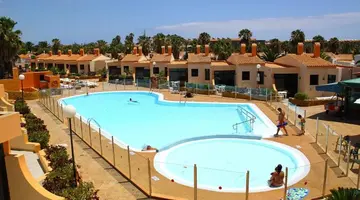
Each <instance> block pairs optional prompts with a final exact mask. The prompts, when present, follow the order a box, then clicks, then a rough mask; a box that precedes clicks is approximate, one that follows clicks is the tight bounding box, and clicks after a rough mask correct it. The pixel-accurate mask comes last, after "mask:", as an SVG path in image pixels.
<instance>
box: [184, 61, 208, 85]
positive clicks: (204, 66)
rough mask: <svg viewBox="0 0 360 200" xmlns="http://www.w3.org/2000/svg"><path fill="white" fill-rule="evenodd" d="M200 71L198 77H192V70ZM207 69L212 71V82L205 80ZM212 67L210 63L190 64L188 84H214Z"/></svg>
mask: <svg viewBox="0 0 360 200" xmlns="http://www.w3.org/2000/svg"><path fill="white" fill-rule="evenodd" d="M192 69H198V76H197V77H193V76H191V70H192ZM205 69H210V80H205ZM212 76H213V74H212V73H211V65H210V63H203V64H200V63H199V64H188V82H189V83H201V84H212V79H213V78H212Z"/></svg>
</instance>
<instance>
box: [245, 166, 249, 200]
mask: <svg viewBox="0 0 360 200" xmlns="http://www.w3.org/2000/svg"><path fill="white" fill-rule="evenodd" d="M249 179H250V172H249V170H247V171H246V188H245V200H248V199H249Z"/></svg>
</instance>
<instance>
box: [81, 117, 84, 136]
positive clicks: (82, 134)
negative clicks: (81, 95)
mask: <svg viewBox="0 0 360 200" xmlns="http://www.w3.org/2000/svg"><path fill="white" fill-rule="evenodd" d="M82 124H83V123H82V117H81V115H80V131H81V139H83V138H84V133H83V125H82Z"/></svg>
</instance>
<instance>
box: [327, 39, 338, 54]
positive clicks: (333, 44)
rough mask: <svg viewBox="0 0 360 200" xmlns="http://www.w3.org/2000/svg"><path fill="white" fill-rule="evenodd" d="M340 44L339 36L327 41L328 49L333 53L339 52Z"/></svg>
mask: <svg viewBox="0 0 360 200" xmlns="http://www.w3.org/2000/svg"><path fill="white" fill-rule="evenodd" d="M339 46H340V45H339V39H337V37H333V38H330V40H329V41H328V43H327V48H328V51H331V52H333V53H337V52H339Z"/></svg>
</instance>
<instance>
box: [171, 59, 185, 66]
mask: <svg viewBox="0 0 360 200" xmlns="http://www.w3.org/2000/svg"><path fill="white" fill-rule="evenodd" d="M187 63H188V62H187V61H186V60H176V61H172V62H171V63H170V65H186V64H187Z"/></svg>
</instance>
